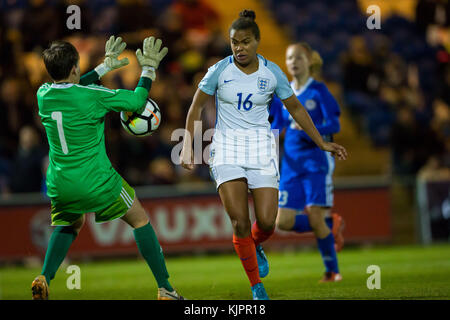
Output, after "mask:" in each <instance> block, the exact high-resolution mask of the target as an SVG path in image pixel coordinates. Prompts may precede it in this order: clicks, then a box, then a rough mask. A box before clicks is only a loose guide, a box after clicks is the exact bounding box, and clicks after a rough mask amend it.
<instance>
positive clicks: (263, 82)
mask: <svg viewBox="0 0 450 320" xmlns="http://www.w3.org/2000/svg"><path fill="white" fill-rule="evenodd" d="M269 81H270V79H267V78H261V77H258V83H257V85H258V90H259V91H262V92H265V91H267V89H269Z"/></svg>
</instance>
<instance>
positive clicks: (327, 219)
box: [325, 217, 333, 231]
mask: <svg viewBox="0 0 450 320" xmlns="http://www.w3.org/2000/svg"><path fill="white" fill-rule="evenodd" d="M325 223H326V224H327V226H328V228H330V231H331V230H332V229H333V218H331V217H328V218H325Z"/></svg>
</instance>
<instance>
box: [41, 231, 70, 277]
mask: <svg viewBox="0 0 450 320" xmlns="http://www.w3.org/2000/svg"><path fill="white" fill-rule="evenodd" d="M76 237H77V235H76V233H75V232H74V230H73V228H72V227H71V226H64V227H56V228H55V230H53V232H52V235H51V237H50V240H49V242H48V247H47V252H46V253H45V260H44V266H43V267H42V273H41V274H43V275H44V276H45V279H46V280H47V283H48V285H50V280H52V279H53V278H54V277H55V274H56V271H57V270H58V268H59V266H60V265H61V263H62V262H63V260H64V258H65V257H66V255H67V251H69V248H70V245H71V244H72V242H73V240H75V238H76Z"/></svg>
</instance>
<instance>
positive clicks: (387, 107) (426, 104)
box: [270, 0, 450, 178]
mask: <svg viewBox="0 0 450 320" xmlns="http://www.w3.org/2000/svg"><path fill="white" fill-rule="evenodd" d="M270 2H271V8H272V10H273V11H274V13H275V16H276V17H277V18H278V21H279V22H280V23H281V24H283V25H284V26H285V27H286V29H288V30H291V33H292V36H293V37H294V38H295V39H296V40H298V41H306V42H308V43H310V44H311V46H312V47H313V48H315V49H316V50H318V52H319V53H320V54H321V56H322V58H323V59H324V70H323V77H324V80H325V81H331V82H336V83H339V84H340V88H341V96H342V99H341V101H342V102H343V103H344V105H345V106H346V107H347V108H348V110H350V113H351V116H352V118H353V120H354V122H355V123H356V124H357V125H358V128H359V130H360V132H361V133H364V134H366V135H367V136H368V137H369V138H370V141H371V143H372V145H373V146H375V147H376V148H390V150H391V154H392V163H391V173H392V174H393V175H396V176H409V177H411V176H412V177H413V176H415V175H416V174H418V173H419V172H428V173H426V174H431V175H440V176H446V177H447V178H450V108H449V106H450V55H449V53H450V40H449V39H450V29H449V27H450V2H449V1H447V0H418V1H415V2H411V3H415V5H416V7H415V19H414V20H408V19H407V18H405V17H402V16H399V15H395V14H394V15H391V16H389V17H386V16H383V15H382V16H381V29H379V30H377V29H375V30H372V29H368V28H367V27H366V21H367V17H368V15H366V14H365V10H364V8H361V7H360V6H359V5H358V2H357V1H356V0H342V1H333V0H317V1H314V2H311V1H306V0H295V1H294V0H282V1H278V0H277V1H275V0H272V1H270ZM382 14H383V13H382ZM348 147H349V148H351V146H348Z"/></svg>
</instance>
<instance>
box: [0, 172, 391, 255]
mask: <svg viewBox="0 0 450 320" xmlns="http://www.w3.org/2000/svg"><path fill="white" fill-rule="evenodd" d="M339 181H340V182H339ZM339 181H337V182H336V190H335V206H334V208H333V211H334V212H338V213H339V214H341V215H342V216H343V217H344V219H345V221H346V228H345V230H344V236H345V240H346V244H363V243H375V242H378V243H379V242H384V243H386V242H390V241H391V240H392V228H391V210H390V206H391V204H390V203H391V201H390V191H389V185H388V183H387V182H386V181H385V179H372V178H367V179H364V178H363V179H361V178H360V177H358V179H356V180H352V179H345V181H344V180H339ZM361 181H364V184H361V183H360V182H361ZM136 192H137V195H138V197H139V198H140V199H141V202H142V204H143V206H144V208H145V209H146V210H147V212H148V214H149V216H150V220H151V222H152V225H153V226H154V228H155V231H156V233H157V235H158V239H159V240H160V243H161V246H162V248H163V250H164V252H165V253H166V254H172V253H183V254H189V253H198V252H221V251H232V250H233V246H232V242H231V238H232V233H233V230H232V227H231V223H230V221H229V218H228V216H227V215H226V213H225V212H224V209H223V206H222V205H221V202H220V199H219V197H218V195H217V192H216V190H215V188H214V186H212V185H210V184H208V185H206V186H205V185H203V184H202V185H198V186H197V185H192V184H189V185H186V186H183V185H181V186H154V187H145V188H136ZM249 205H250V210H251V215H252V217H253V216H254V215H253V205H252V201H251V199H250V201H249ZM0 221H1V224H0V243H1V246H0V262H14V261H22V260H25V259H29V258H36V257H37V258H43V257H44V254H45V250H46V247H47V243H48V239H49V237H50V234H51V232H52V227H51V226H50V206H49V201H48V199H46V198H44V197H43V196H42V195H39V194H30V195H26V196H23V197H14V198H11V199H9V200H2V201H1V202H0ZM313 244H315V240H314V238H313V237H312V233H309V234H302V235H299V234H295V233H290V232H282V231H278V230H277V231H276V233H275V235H274V236H273V237H272V238H271V239H270V240H269V241H268V242H267V243H266V244H265V248H269V250H270V249H273V250H277V249H280V248H283V247H301V246H310V245H313ZM137 254H138V251H137V248H136V245H135V242H134V237H133V233H132V229H131V228H130V227H129V226H127V225H126V224H125V223H124V222H122V221H120V220H116V221H112V222H109V223H104V224H96V223H95V217H94V215H93V214H88V215H87V219H86V224H85V226H84V227H83V229H82V230H81V232H80V235H79V236H78V238H77V239H76V241H75V242H74V244H73V245H72V247H71V249H70V251H69V257H70V258H81V259H84V258H98V257H113V256H123V255H137Z"/></svg>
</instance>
